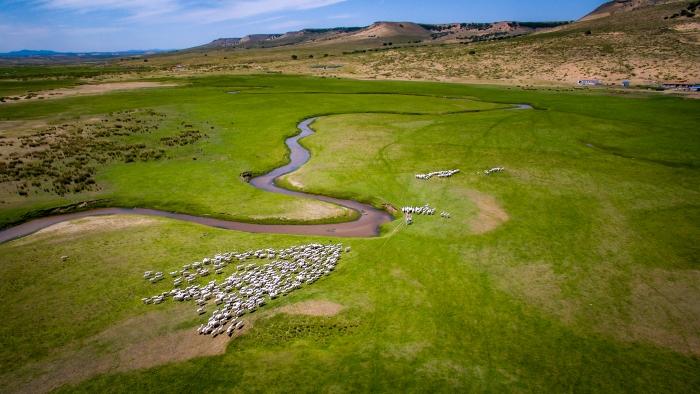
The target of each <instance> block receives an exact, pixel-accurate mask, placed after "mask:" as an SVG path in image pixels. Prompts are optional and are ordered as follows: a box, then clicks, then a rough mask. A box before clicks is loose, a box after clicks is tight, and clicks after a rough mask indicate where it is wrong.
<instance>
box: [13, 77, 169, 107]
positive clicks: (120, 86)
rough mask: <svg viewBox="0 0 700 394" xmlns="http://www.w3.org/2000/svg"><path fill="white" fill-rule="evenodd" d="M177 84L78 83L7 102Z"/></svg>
mask: <svg viewBox="0 0 700 394" xmlns="http://www.w3.org/2000/svg"><path fill="white" fill-rule="evenodd" d="M169 86H177V85H175V84H168V83H161V82H110V83H101V84H89V85H78V86H75V87H72V88H61V89H53V90H46V91H43V92H39V93H37V94H36V95H33V96H31V97H27V96H22V95H20V96H18V97H20V99H19V100H9V101H7V103H13V102H22V101H28V100H44V99H54V98H62V97H69V96H84V95H95V94H104V93H109V92H114V91H118V90H133V89H144V88H160V87H169Z"/></svg>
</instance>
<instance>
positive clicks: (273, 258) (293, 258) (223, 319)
mask: <svg viewBox="0 0 700 394" xmlns="http://www.w3.org/2000/svg"><path fill="white" fill-rule="evenodd" d="M426 207H427V206H426ZM426 207H421V208H422V209H428V210H430V209H432V208H429V207H428V208H426ZM428 210H426V211H425V213H424V214H432V213H429V212H428ZM433 211H434V209H433ZM343 251H345V252H346V253H348V252H349V251H350V248H349V247H348V248H346V249H345V250H344V249H343V247H342V245H340V244H336V245H321V244H309V245H301V246H294V247H290V248H287V249H282V250H274V249H261V250H256V251H248V252H243V253H238V252H228V253H219V254H217V255H215V256H214V257H213V258H206V259H203V260H202V264H203V265H213V268H214V269H215V272H217V274H218V273H219V271H220V270H222V267H223V266H225V265H226V264H227V262H228V261H231V260H234V261H236V260H237V261H244V260H247V259H249V258H257V259H261V260H262V259H267V261H268V262H267V263H266V264H264V265H260V266H258V265H256V264H248V265H242V264H241V265H238V266H237V271H236V272H235V273H233V274H231V275H229V276H228V277H225V278H223V280H221V281H217V280H212V281H210V282H208V283H207V284H205V285H198V284H195V283H193V282H195V281H196V280H198V279H199V278H203V277H205V276H207V275H208V274H209V270H208V269H207V268H203V267H202V266H201V265H200V264H198V263H192V265H191V267H190V266H183V267H187V268H186V269H189V268H194V269H196V274H190V273H189V272H187V273H186V274H185V272H186V269H183V272H182V276H178V277H177V278H176V279H175V281H174V284H175V288H173V289H172V290H170V291H167V292H164V293H162V294H161V295H158V296H154V297H151V298H144V299H142V301H143V302H144V303H145V304H151V303H153V304H157V303H161V302H164V301H165V300H166V299H167V298H168V297H172V299H173V301H180V302H185V301H192V300H194V301H195V303H196V304H197V306H198V308H197V313H198V314H200V315H203V314H205V313H206V309H205V306H206V303H207V302H206V301H207V300H209V299H212V298H214V300H215V301H214V302H215V303H216V305H217V307H218V308H219V309H217V310H215V311H213V312H212V313H211V315H210V317H209V319H208V321H207V323H206V324H204V325H202V326H201V327H200V328H198V329H197V332H198V333H199V334H203V335H204V334H206V335H212V336H217V335H219V334H223V333H224V332H227V333H228V334H229V336H230V335H232V332H233V330H232V329H231V327H235V328H236V329H241V328H242V327H243V325H244V323H243V322H242V321H238V320H234V321H232V322H231V326H230V327H229V329H228V331H227V330H225V327H224V326H226V324H228V322H229V320H231V319H233V318H234V316H235V317H240V316H243V315H244V314H245V313H252V312H254V311H255V310H256V309H257V308H260V307H262V306H264V305H265V304H266V303H267V301H268V300H271V299H275V298H277V297H279V296H280V295H282V296H286V295H287V294H289V293H290V292H292V291H294V290H296V289H300V288H301V287H302V284H303V283H306V284H309V285H310V284H313V283H314V282H316V281H317V280H318V279H320V278H321V277H322V276H324V275H329V274H330V273H331V272H333V270H334V269H335V266H336V265H337V263H338V261H339V260H340V255H341V254H342V252H343ZM171 274H172V273H171ZM151 275H152V277H151V279H156V278H160V279H162V276H163V273H162V272H159V273H156V274H155V275H154V274H153V273H152V272H151ZM151 275H149V277H150V276H151ZM160 279H156V281H157V280H160ZM183 280H186V281H187V282H188V284H189V285H188V286H187V287H185V288H180V287H178V286H179V285H180V284H181V283H182V281H183Z"/></svg>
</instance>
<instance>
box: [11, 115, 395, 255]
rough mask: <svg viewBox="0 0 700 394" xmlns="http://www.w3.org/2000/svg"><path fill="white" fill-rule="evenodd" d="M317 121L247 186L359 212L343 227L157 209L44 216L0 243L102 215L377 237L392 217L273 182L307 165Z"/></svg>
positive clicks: (251, 229) (267, 230)
mask: <svg viewBox="0 0 700 394" xmlns="http://www.w3.org/2000/svg"><path fill="white" fill-rule="evenodd" d="M314 120H316V118H311V119H307V120H304V121H303V122H301V123H300V124H299V126H298V127H299V130H300V133H299V134H297V135H295V136H294V137H290V138H288V139H287V140H286V141H285V143H286V144H287V146H288V147H289V149H290V151H291V160H290V162H289V164H287V165H284V166H282V167H279V168H276V169H274V170H272V171H270V172H269V173H267V174H265V175H262V176H259V177H257V178H253V179H252V180H251V181H250V184H251V185H253V186H254V187H257V188H259V189H262V190H266V191H269V192H273V193H281V194H287V195H290V196H296V197H301V198H310V199H314V200H319V201H325V202H329V203H333V204H337V205H341V206H344V207H347V208H350V209H353V210H355V211H357V212H360V214H361V215H360V218H359V219H357V220H355V221H352V222H346V223H337V224H308V225H306V224H302V225H295V224H252V223H243V222H235V221H230V220H223V219H214V218H208V217H202V216H194V215H187V214H182V213H173V212H166V211H159V210H156V209H146V208H98V209H91V210H87V211H82V212H75V213H68V214H63V215H54V216H47V217H43V218H39V219H34V220H31V221H28V222H25V223H22V224H19V225H17V226H14V227H10V228H7V229H5V230H1V231H0V243H2V242H7V241H9V240H12V239H16V238H20V237H24V236H26V235H29V234H32V233H34V232H37V231H39V230H41V229H43V228H46V227H49V226H52V225H54V224H57V223H61V222H65V221H69V220H75V219H80V218H85V217H90V216H103V215H147V216H160V217H166V218H170V219H176V220H183V221H186V222H192V223H198V224H202V225H205V226H210V227H217V228H223V229H228V230H238V231H246V232H250V233H273V234H299V235H321V236H334V237H372V236H376V235H378V234H379V226H380V225H382V224H384V223H387V222H389V221H391V220H392V217H391V215H389V214H388V213H387V212H385V211H382V210H379V209H376V208H374V207H372V206H370V205H367V204H363V203H360V202H357V201H353V200H343V199H339V198H333V197H328V196H321V195H314V194H308V193H302V192H297V191H291V190H287V189H284V188H281V187H279V186H277V185H275V179H276V178H278V177H280V176H282V175H285V174H288V173H290V172H293V171H295V170H296V169H298V168H299V167H301V166H302V165H304V164H305V163H306V162H308V161H309V158H310V156H311V155H310V153H309V151H308V150H306V149H304V148H303V147H302V146H301V145H300V144H299V140H300V139H301V138H304V137H306V136H309V135H311V134H313V133H314V132H313V130H311V127H310V125H311V123H313V122H314Z"/></svg>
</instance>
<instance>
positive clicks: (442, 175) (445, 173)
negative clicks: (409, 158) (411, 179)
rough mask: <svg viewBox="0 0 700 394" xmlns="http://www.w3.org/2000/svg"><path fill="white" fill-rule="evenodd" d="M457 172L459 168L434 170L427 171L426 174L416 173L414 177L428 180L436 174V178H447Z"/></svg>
mask: <svg viewBox="0 0 700 394" xmlns="http://www.w3.org/2000/svg"><path fill="white" fill-rule="evenodd" d="M458 172H459V170H444V171H434V172H429V173H427V174H416V178H418V179H423V180H428V179H430V178H432V177H434V176H436V177H438V178H449V177H451V176H452V175H454V174H456V173H458Z"/></svg>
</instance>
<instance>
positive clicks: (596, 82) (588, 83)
mask: <svg viewBox="0 0 700 394" xmlns="http://www.w3.org/2000/svg"><path fill="white" fill-rule="evenodd" d="M602 84H603V83H602V82H600V81H599V80H597V79H581V80H579V81H578V85H579V86H598V85H602Z"/></svg>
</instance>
